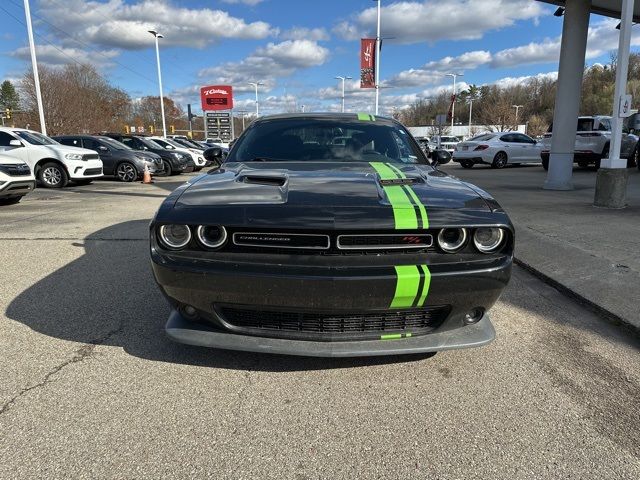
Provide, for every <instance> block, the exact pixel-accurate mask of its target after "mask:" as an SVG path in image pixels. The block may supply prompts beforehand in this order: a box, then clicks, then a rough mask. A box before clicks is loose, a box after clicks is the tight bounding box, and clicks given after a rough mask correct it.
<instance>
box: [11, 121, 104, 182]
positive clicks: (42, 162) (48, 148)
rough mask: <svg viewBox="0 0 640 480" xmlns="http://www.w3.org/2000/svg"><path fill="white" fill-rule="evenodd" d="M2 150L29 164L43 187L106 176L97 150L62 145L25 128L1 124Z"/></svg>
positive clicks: (88, 180)
mask: <svg viewBox="0 0 640 480" xmlns="http://www.w3.org/2000/svg"><path fill="white" fill-rule="evenodd" d="M0 152H2V153H4V154H5V155H9V156H11V157H14V158H17V159H19V160H22V161H23V162H25V163H26V164H27V165H29V167H30V168H31V171H32V172H33V173H34V175H35V176H36V178H37V180H38V182H39V183H40V184H41V185H42V186H43V187H48V188H61V187H64V186H65V185H66V184H67V183H68V182H69V180H73V181H74V182H75V183H78V184H87V183H91V181H92V180H94V179H96V178H100V177H102V160H100V157H99V156H98V154H97V153H96V152H94V151H93V150H87V149H86V148H77V147H69V146H66V145H61V144H59V143H58V142H56V141H55V140H53V139H51V138H49V137H47V136H46V135H42V134H41V133H39V132H34V131H32V130H25V129H24V128H8V127H0Z"/></svg>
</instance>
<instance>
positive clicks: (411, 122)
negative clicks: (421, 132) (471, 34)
mask: <svg viewBox="0 0 640 480" xmlns="http://www.w3.org/2000/svg"><path fill="white" fill-rule="evenodd" d="M615 75H616V59H615V57H612V60H611V63H610V64H608V65H594V66H591V67H589V68H586V69H585V72H584V77H583V81H582V103H581V106H580V114H581V115H596V114H601V115H610V114H611V109H612V104H613V94H614V83H615ZM627 90H628V93H630V94H632V95H633V97H634V99H635V100H636V102H638V101H640V54H637V53H634V54H631V58H630V59H629V84H628V88H627ZM555 97H556V81H555V80H553V79H549V78H544V77H542V78H535V77H534V78H532V79H530V80H528V81H526V82H524V83H521V84H518V85H514V86H509V87H502V88H501V87H498V86H496V85H483V86H477V85H471V86H470V87H469V88H468V89H467V90H465V91H463V92H460V93H459V94H458V98H457V101H456V109H455V122H456V123H461V124H464V125H466V124H468V121H469V108H470V104H471V101H473V109H472V123H473V124H474V125H482V126H489V125H497V126H498V129H499V130H501V131H504V130H510V129H512V128H514V127H515V124H516V119H515V109H514V108H513V107H512V105H522V106H523V107H522V108H521V109H520V112H519V114H518V123H520V124H523V123H527V125H528V129H527V131H528V133H529V134H530V135H533V136H536V135H541V134H542V133H544V132H545V131H546V130H547V127H548V126H549V124H550V123H551V121H552V119H553V107H554V103H555ZM450 102H451V100H450V93H447V92H444V91H443V92H441V93H440V94H439V95H438V96H437V97H435V98H433V99H430V100H419V101H418V102H416V103H414V104H413V105H411V106H410V107H409V108H407V109H405V110H402V111H401V112H399V115H398V116H399V119H400V120H401V121H402V122H403V123H404V124H405V125H407V126H420V125H422V126H424V125H431V124H432V123H433V122H434V120H435V118H436V115H438V114H443V113H446V112H447V111H448V110H449V105H450Z"/></svg>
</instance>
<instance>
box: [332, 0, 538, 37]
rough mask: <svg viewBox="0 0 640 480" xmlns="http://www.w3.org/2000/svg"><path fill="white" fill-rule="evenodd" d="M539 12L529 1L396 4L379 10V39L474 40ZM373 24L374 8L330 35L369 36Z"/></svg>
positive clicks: (452, 0)
mask: <svg viewBox="0 0 640 480" xmlns="http://www.w3.org/2000/svg"><path fill="white" fill-rule="evenodd" d="M543 11H544V10H543V7H542V5H541V4H540V3H539V2H533V1H530V0H447V1H446V2H443V1H439V0H422V1H398V2H394V3H391V4H387V5H385V6H383V8H382V18H383V19H384V21H383V22H382V36H383V37H395V40H394V42H398V43H417V42H425V41H426V42H434V41H437V40H443V39H448V40H475V39H479V38H482V36H483V35H484V33H485V32H487V31H490V30H497V29H501V28H504V27H509V26H511V25H513V24H515V22H516V21H518V20H529V19H534V18H536V17H538V16H539V15H540V14H542V12H543ZM376 23H377V8H376V7H371V8H367V9H365V10H364V11H362V12H360V13H359V14H357V15H356V16H355V17H354V19H353V21H352V22H348V21H343V22H340V23H339V24H338V25H336V26H335V27H334V32H336V33H337V34H339V35H340V36H342V37H343V38H345V39H347V40H354V39H357V38H359V37H360V36H361V35H363V34H367V35H373V34H374V33H373V32H375V27H376Z"/></svg>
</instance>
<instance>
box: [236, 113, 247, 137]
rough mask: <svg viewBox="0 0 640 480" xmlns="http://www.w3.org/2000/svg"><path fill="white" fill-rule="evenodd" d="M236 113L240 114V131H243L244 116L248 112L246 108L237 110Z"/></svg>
mask: <svg viewBox="0 0 640 480" xmlns="http://www.w3.org/2000/svg"><path fill="white" fill-rule="evenodd" d="M238 113H239V114H240V115H242V131H243V132H244V117H245V115H246V114H247V113H249V112H248V111H247V110H238Z"/></svg>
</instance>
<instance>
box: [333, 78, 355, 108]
mask: <svg viewBox="0 0 640 480" xmlns="http://www.w3.org/2000/svg"><path fill="white" fill-rule="evenodd" d="M335 78H336V80H342V113H344V81H345V80H352V79H353V77H341V76H337V77H335Z"/></svg>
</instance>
